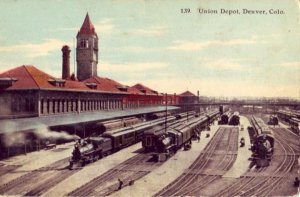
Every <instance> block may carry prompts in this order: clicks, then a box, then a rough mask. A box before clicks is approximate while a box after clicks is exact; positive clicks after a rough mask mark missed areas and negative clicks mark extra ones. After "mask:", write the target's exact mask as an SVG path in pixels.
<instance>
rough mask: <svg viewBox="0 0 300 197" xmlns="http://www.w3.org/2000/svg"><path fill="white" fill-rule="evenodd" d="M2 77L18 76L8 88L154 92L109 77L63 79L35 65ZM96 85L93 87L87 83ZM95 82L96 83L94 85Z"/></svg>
mask: <svg viewBox="0 0 300 197" xmlns="http://www.w3.org/2000/svg"><path fill="white" fill-rule="evenodd" d="M0 78H16V79H17V81H16V82H14V83H13V84H12V85H11V86H9V87H7V88H6V89H7V90H17V89H52V90H70V91H91V92H95V91H96V92H108V93H119V94H142V95H144V94H145V93H144V92H142V91H141V90H143V89H146V94H153V90H151V89H150V88H147V87H146V86H143V85H141V84H137V85H135V86H136V87H135V86H133V87H129V86H126V85H123V84H121V83H119V82H116V81H114V80H112V79H109V78H103V77H99V76H94V77H91V78H89V79H86V80H84V81H75V80H69V79H67V80H61V79H57V78H55V77H53V76H51V75H48V74H47V73H45V72H43V71H41V70H39V69H37V68H36V67H34V66H30V65H23V66H19V67H16V68H14V69H11V70H9V71H6V72H4V73H1V74H0ZM55 82H57V83H64V85H63V86H55V84H54V83H55ZM88 84H90V85H92V86H94V87H95V89H91V88H90V87H88V86H87V85H88ZM93 84H94V85H93Z"/></svg>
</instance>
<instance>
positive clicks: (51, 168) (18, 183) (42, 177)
mask: <svg viewBox="0 0 300 197" xmlns="http://www.w3.org/2000/svg"><path fill="white" fill-rule="evenodd" d="M68 161H69V158H65V159H61V160H59V161H56V162H54V163H52V164H50V165H48V166H45V167H42V168H39V169H36V170H33V171H32V172H30V173H28V174H25V175H23V176H21V177H19V178H17V179H14V180H12V181H10V182H8V183H6V184H4V185H2V186H0V194H1V195H25V196H37V195H41V194H42V193H43V192H45V191H47V190H48V189H50V188H51V187H53V186H54V185H56V184H58V183H59V182H61V181H62V180H64V179H65V178H67V177H69V176H70V175H72V174H74V173H75V172H76V170H74V171H69V170H68V169H67V166H66V163H68Z"/></svg>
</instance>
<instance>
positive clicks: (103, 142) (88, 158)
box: [69, 113, 184, 169]
mask: <svg viewBox="0 0 300 197" xmlns="http://www.w3.org/2000/svg"><path fill="white" fill-rule="evenodd" d="M181 115H182V116H184V113H182V114H181ZM175 120H176V116H168V117H167V118H165V117H164V118H160V119H155V120H152V121H147V122H142V123H138V124H136V125H131V126H127V127H124V128H119V129H115V130H112V131H107V132H104V133H103V134H101V135H96V136H90V137H88V138H85V139H80V140H78V141H77V142H76V143H75V145H74V149H73V152H72V156H71V159H70V161H69V169H72V168H73V167H74V165H76V166H77V165H80V166H82V167H83V166H85V165H86V164H87V163H91V162H94V161H96V160H98V159H100V158H102V157H105V156H107V155H109V154H112V153H114V152H117V151H119V150H120V149H122V148H124V147H128V146H130V145H132V144H135V143H137V142H139V141H141V140H142V137H143V133H144V132H145V131H146V130H149V129H151V128H153V127H156V126H161V125H163V124H165V123H166V122H167V123H172V122H173V121H175Z"/></svg>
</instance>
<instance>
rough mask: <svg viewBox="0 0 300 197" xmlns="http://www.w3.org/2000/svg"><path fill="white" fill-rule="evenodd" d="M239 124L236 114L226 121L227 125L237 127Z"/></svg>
mask: <svg viewBox="0 0 300 197" xmlns="http://www.w3.org/2000/svg"><path fill="white" fill-rule="evenodd" d="M239 124H240V117H239V115H237V114H233V115H232V116H231V117H230V118H229V120H228V125H233V126H237V125H239Z"/></svg>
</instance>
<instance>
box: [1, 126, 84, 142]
mask: <svg viewBox="0 0 300 197" xmlns="http://www.w3.org/2000/svg"><path fill="white" fill-rule="evenodd" d="M20 130H22V128H21V127H20V125H18V124H17V123H15V122H13V121H7V122H5V123H4V124H2V123H1V125H0V134H1V136H2V137H3V140H1V141H2V143H4V146H5V147H12V146H16V145H20V144H25V143H27V142H30V140H32V139H30V135H34V137H35V139H37V140H68V141H69V140H76V139H80V137H79V136H77V135H70V134H68V133H67V132H64V131H62V132H56V131H51V130H49V129H48V127H47V126H46V125H43V124H36V125H35V129H31V130H25V131H24V130H23V131H20ZM2 137H1V138H2Z"/></svg>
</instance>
